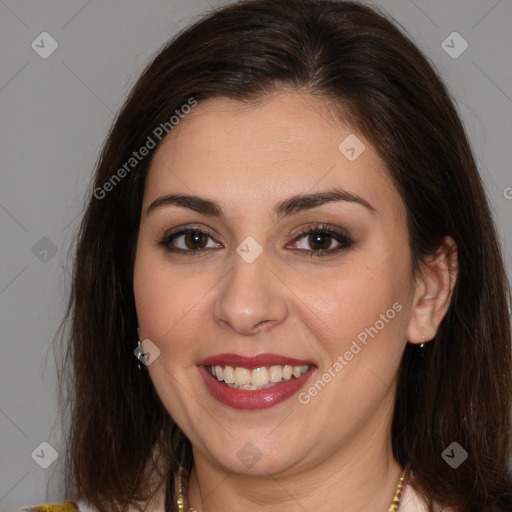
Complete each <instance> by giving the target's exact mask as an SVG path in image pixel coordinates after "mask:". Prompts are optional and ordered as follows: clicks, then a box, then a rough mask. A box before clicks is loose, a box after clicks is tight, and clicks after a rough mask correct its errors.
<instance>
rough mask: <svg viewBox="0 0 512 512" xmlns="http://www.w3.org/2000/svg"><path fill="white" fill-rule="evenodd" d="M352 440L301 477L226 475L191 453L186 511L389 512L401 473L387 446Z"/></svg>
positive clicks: (201, 456) (288, 473)
mask: <svg viewBox="0 0 512 512" xmlns="http://www.w3.org/2000/svg"><path fill="white" fill-rule="evenodd" d="M376 441H377V440H376V439H373V440H370V442H368V439H366V444H365V445H364V444H363V445H361V444H360V443H361V442H362V440H359V441H358V440H354V442H353V443H351V446H350V448H348V449H340V450H338V451H336V452H334V453H333V454H332V455H331V456H330V457H329V458H328V459H326V460H323V461H322V463H321V465H315V466H311V467H308V468H307V469H306V470H302V471H300V472H293V471H288V472H286V474H284V473H279V474H278V473H276V474H273V475H271V474H268V475H265V476H251V475H241V474H235V473H229V472H226V471H225V470H223V469H222V468H220V467H219V466H217V465H214V464H212V463H211V461H210V460H208V459H207V458H205V457H204V456H203V455H202V454H201V453H198V452H197V451H194V461H195V464H194V468H193V470H192V473H191V476H190V481H189V485H188V498H189V506H190V507H192V508H193V509H195V510H196V511H197V512H213V511H218V510H236V509H238V510H244V511H248V512H256V511H260V510H262V509H263V508H264V509H265V511H270V512H274V511H275V512H277V511H279V512H282V510H283V507H285V508H284V509H285V510H290V511H297V512H299V511H300V512H303V511H304V510H319V509H321V510H324V511H326V512H331V511H332V512H334V511H339V510H345V509H346V510H351V511H353V512H367V511H368V510H374V511H376V512H379V511H382V512H387V511H388V508H389V506H390V504H391V502H392V499H393V496H394V494H395V490H396V486H397V483H398V480H399V478H400V474H401V472H402V470H403V468H402V467H401V466H400V465H399V464H398V462H397V461H396V460H395V459H394V457H393V455H392V450H391V443H390V442H388V443H378V442H376Z"/></svg>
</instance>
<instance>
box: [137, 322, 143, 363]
mask: <svg viewBox="0 0 512 512" xmlns="http://www.w3.org/2000/svg"><path fill="white" fill-rule="evenodd" d="M137 335H138V338H139V341H138V342H137V349H138V350H137V359H138V361H139V362H138V363H137V367H138V368H139V370H142V366H141V365H140V361H142V356H143V354H144V352H142V343H141V341H140V329H139V328H138V327H137Z"/></svg>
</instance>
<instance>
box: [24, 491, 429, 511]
mask: <svg viewBox="0 0 512 512" xmlns="http://www.w3.org/2000/svg"><path fill="white" fill-rule="evenodd" d="M76 504H77V506H78V508H79V510H80V512H98V510H97V509H96V508H94V507H91V506H90V505H89V504H88V503H87V502H86V501H84V500H78V501H76ZM30 508H31V507H26V508H23V509H20V510H18V511H16V512H26V511H28V510H30ZM164 509H165V503H164V493H161V494H160V495H158V496H157V497H155V501H154V505H153V506H152V507H151V506H150V507H148V508H147V509H146V512H164ZM131 512H135V509H132V510H131ZM398 512H427V507H426V505H425V504H424V503H423V501H422V500H421V499H420V497H419V495H418V493H417V492H416V491H415V490H414V489H413V487H412V486H411V485H409V484H408V485H406V487H405V489H404V491H403V494H402V498H401V500H400V507H399V508H398Z"/></svg>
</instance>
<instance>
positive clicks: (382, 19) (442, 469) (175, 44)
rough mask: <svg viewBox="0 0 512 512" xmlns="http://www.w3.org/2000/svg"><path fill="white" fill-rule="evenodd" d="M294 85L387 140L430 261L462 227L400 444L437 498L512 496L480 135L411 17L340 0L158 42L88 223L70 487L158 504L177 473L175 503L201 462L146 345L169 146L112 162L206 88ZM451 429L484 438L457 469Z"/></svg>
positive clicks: (488, 502) (271, 4) (500, 279)
mask: <svg viewBox="0 0 512 512" xmlns="http://www.w3.org/2000/svg"><path fill="white" fill-rule="evenodd" d="M281 89H295V90H302V91H306V92H309V93H310V94H313V95H319V96H321V97H324V98H328V99H330V100H331V102H332V105H333V109H335V110H336V111H339V115H340V118H342V119H344V120H345V121H348V122H349V123H350V124H351V126H353V127H354V129H356V130H359V131H360V133H362V134H363V135H364V136H365V137H367V138H368V139H369V140H370V141H371V143H372V144H373V145H374V146H375V148H376V150H377V151H378V153H379V155H380V156H381V158H382V159H383V160H384V162H385V163H386V166H387V169H388V171H389V174H390V176H391V177H392V179H393V181H394V183H395V186H396V187H397V190H398V191H399V193H400V195H401V197H402V199H403V201H404V203H405V207H406V211H407V223H408V231H409V237H410V248H411V255H412V261H413V264H414V269H415V270H416V269H417V268H418V262H420V261H421V259H422V258H423V257H424V256H426V255H427V254H432V253H433V252H434V251H435V249H436V248H437V246H438V244H439V241H440V239H441V237H442V236H444V235H449V236H451V237H452V238H453V239H454V240H455V242H456V243H457V246H458V259H459V275H458V279H457V283H456V286H455V290H454V294H453V297H452V302H451V305H450V308H449V310H448V312H447V314H446V316H445V318H444V319H443V321H442V323H441V326H440V328H439V330H438V333H437V335H436V337H435V339H434V340H432V341H431V342H430V343H428V344H427V345H426V347H425V349H424V358H423V359H422V358H421V357H418V353H417V350H418V348H417V347H416V346H413V345H412V344H408V345H407V346H406V349H405V352H404V354H403V360H402V363H401V366H400V370H399V376H398V390H397V396H396V406H395V411H394V418H393V424H392V443H393V451H394V455H395V457H396V459H397V460H398V462H399V463H400V464H402V465H403V466H405V465H406V464H408V463H410V464H411V467H412V470H413V472H414V474H415V477H416V478H415V482H416V483H415V485H416V488H417V490H418V492H420V493H421V494H423V495H424V497H425V500H426V501H427V502H428V503H429V504H430V507H431V510H432V509H433V508H432V506H433V505H432V504H433V503H434V502H437V503H439V504H441V505H444V506H455V507H456V509H457V510H461V511H464V512H477V511H478V512H483V511H489V512H498V511H499V512H504V511H510V510H512V491H511V489H512V477H511V474H510V470H509V468H508V465H507V464H508V457H509V454H510V449H511V419H510V409H511V404H512V382H511V380H512V362H511V333H510V323H509V312H508V305H509V303H510V290H509V285H508V278H507V275H506V272H505V269H504V265H503V260H502V255H501V252H500V246H499V243H498V238H497V234H496V230H495V226H494V225H493V221H492V217H491V214H490V209H489V206H488V202H487V199H486V197H485V194H484V190H483V187H482V183H481V178H480V176H479V174H478V170H477V167H476V164H475V160H474V157H473V155H472V152H471V149H470V145H469V143H468V140H467V136H466V134H465V131H464V128H463V125H462V123H461V121H460V119H459V117H458V114H457V112H456V109H455V107H454V104H453V102H452V100H451V99H450V96H449V93H448V92H447V90H446V88H445V86H444V84H443V83H442V81H441V80H440V78H439V77H438V76H437V74H436V72H435V71H434V70H433V68H432V67H431V65H430V64H429V63H428V61H427V59H426V58H425V57H424V56H423V55H422V53H421V52H420V51H419V50H418V49H417V48H416V47H415V45H414V44H413V43H412V42H411V41H410V39H409V38H408V37H407V36H406V35H404V34H403V31H401V30H399V29H398V28H396V26H395V25H394V24H393V23H392V22H391V21H389V20H388V18H387V17H386V16H384V15H381V14H379V13H377V12H375V11H374V10H372V9H370V8H369V7H366V6H363V5H361V4H358V3H354V2H346V1H339V2H338V1H328V0H327V1H323V0H318V1H315V0H309V1H308V0H255V1H245V2H237V3H235V4H232V5H229V6H227V7H223V8H221V9H218V10H216V11H214V12H213V13H210V14H208V15H206V16H204V17H203V18H201V19H200V20H199V21H198V22H196V23H195V24H194V25H193V26H191V27H190V28H187V29H186V30H184V31H183V32H181V33H180V34H178V36H177V37H175V38H174V39H173V40H171V41H170V42H169V43H168V44H167V45H166V46H165V47H164V48H163V49H162V50H161V51H160V52H159V53H158V55H157V56H156V57H155V58H154V60H153V61H152V62H151V63H150V64H149V66H148V67H147V68H146V70H145V71H144V72H143V73H142V76H141V77H140V79H139V80H138V82H137V83H136V85H135V86H134V88H133V89H132V91H131V93H130V95H129V97H128V98H127V100H126V102H125V104H124V106H123V107H122V109H121V111H120V113H119V115H118V117H117V119H116V120H115V123H114V125H113V127H112V129H111V132H110V134H109V136H108V139H107V140H106V143H105V146H104V148H103V151H102V153H101V155H100V158H99V162H98V165H97V169H96V173H95V176H94V183H93V184H92V187H91V190H90V193H89V196H88V198H87V203H86V211H85V214H84V217H83V220H82V223H81V225H80V227H79V230H78V233H77V245H76V257H75V261H74V273H73V281H72V289H71V295H70V300H69V305H68V311H67V314H66V319H65V321H66V322H67V323H66V324H64V323H63V325H69V334H68V336H67V337H66V338H67V339H68V341H69V345H68V346H67V351H66V353H65V357H64V358H63V360H62V365H61V374H60V378H61V382H62V384H63V385H62V391H61V393H62V397H63V398H67V401H66V402H65V405H66V406H65V407H64V410H63V416H64V415H65V414H67V416H66V418H67V419H66V421H67V427H66V430H67V432H68V439H67V442H68V450H67V455H66V456H67V459H66V464H67V469H66V477H67V479H66V489H67V492H68V494H69V496H70V497H75V498H84V499H86V500H87V501H88V502H89V503H90V504H91V505H93V506H95V507H97V508H98V509H100V510H124V509H125V508H126V507H127V506H128V505H130V504H131V505H137V504H138V505H139V506H140V507H141V508H142V507H143V505H144V503H146V501H147V500H148V499H149V498H150V495H151V494H152V493H154V492H155V491H156V489H157V487H158V486H160V485H161V486H163V487H164V488H165V489H166V510H174V505H173V503H174V498H175V496H174V482H175V478H176V472H177V470H178V467H179V466H180V465H183V466H184V468H185V470H186V471H190V469H191V465H192V462H193V461H192V453H191V446H190V443H189V441H188V440H187V439H186V438H185V436H184V435H183V433H182V432H181V430H180V429H179V427H178V426H177V425H175V424H174V422H173V421H172V418H170V416H169V414H168V412H167V411H166V410H165V408H164V407H163V405H162V403H161V401H160V399H159V398H158V396H157V394H156V391H155V389H154V387H153V385H152V382H151V380H150V378H149V376H148V373H147V372H146V371H145V370H143V371H139V370H138V368H137V360H136V359H135V357H134V354H133V350H134V348H135V346H136V342H137V331H136V329H137V318H136V310H135V303H134V295H133V281H132V277H133V260H134V249H135V241H136V238H137V234H138V226H139V216H140V211H141V205H142V196H143V193H144V182H145V176H146V173H147V171H148V167H149V165H150V162H151V157H152V154H153V152H154V149H151V150H150V151H149V153H148V155H147V156H145V157H144V158H141V159H140V160H139V159H138V160H137V162H136V164H134V162H133V161H132V164H133V165H132V167H130V168H129V171H127V172H126V173H121V174H122V175H123V176H122V179H119V180H115V181H112V176H113V175H114V174H115V173H117V171H118V169H120V168H122V167H123V166H125V170H126V169H127V167H126V163H127V162H129V161H130V158H131V157H133V152H134V151H137V150H138V149H139V148H140V147H142V146H143V145H147V140H148V137H152V139H153V140H155V142H159V139H158V137H156V136H155V129H156V128H157V127H158V126H161V125H162V124H163V123H169V119H170V118H171V116H173V115H175V111H176V110H179V109H180V108H181V107H182V105H185V104H187V103H188V102H189V101H190V99H191V98H194V99H195V100H196V101H198V102H201V101H202V100H205V99H207V98H213V97H219V96H222V97H227V98H231V99H235V100H240V101H251V100H255V99H258V98H261V97H263V96H264V95H265V94H268V93H269V92H274V91H278V90H281ZM157 139H158V140H157ZM118 176H119V173H118ZM109 180H110V181H109ZM107 182H110V184H111V185H110V186H106V185H105V184H106V183H107ZM101 191H103V192H101ZM452 442H457V443H458V444H459V445H460V446H461V447H463V448H464V449H465V451H466V452H467V453H468V458H467V460H466V461H465V462H464V463H463V464H462V465H461V466H459V467H458V468H457V469H456V470H455V469H452V468H451V467H450V466H449V465H448V464H447V463H446V462H445V460H443V458H442V456H441V454H442V452H443V451H444V450H445V449H446V448H447V447H448V446H449V445H450V444H451V443H452Z"/></svg>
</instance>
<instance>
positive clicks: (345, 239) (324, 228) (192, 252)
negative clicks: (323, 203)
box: [158, 224, 354, 258]
mask: <svg viewBox="0 0 512 512" xmlns="http://www.w3.org/2000/svg"><path fill="white" fill-rule="evenodd" d="M196 233H199V234H202V235H207V236H208V237H209V238H211V239H212V240H214V236H213V235H212V234H211V233H210V232H209V231H207V230H205V229H203V228H194V227H187V228H184V229H180V230H179V231H174V232H172V233H169V234H166V235H165V236H164V237H163V238H162V239H161V240H160V242H158V245H159V246H161V247H163V248H164V249H165V250H166V251H168V252H172V253H177V254H183V255H187V256H200V255H204V253H205V250H204V249H188V250H185V249H176V248H173V247H171V246H170V244H171V242H173V241H174V240H176V239H177V238H179V237H180V236H183V235H188V234H196ZM317 233H321V234H325V235H327V236H329V237H330V238H332V239H334V240H336V241H337V242H338V243H339V244H340V245H339V247H337V248H335V249H329V250H323V249H320V250H318V251H308V250H306V249H292V251H293V252H294V253H299V254H301V255H302V256H305V257H309V258H322V257H325V256H330V255H332V254H335V253H338V252H341V251H344V250H347V249H348V248H349V247H351V246H352V244H353V243H354V242H353V240H352V239H351V238H350V237H349V236H348V235H347V234H346V233H345V232H344V231H341V230H336V229H333V228H331V227H330V226H328V225H326V224H320V225H309V226H306V227H304V228H303V229H302V230H301V231H300V232H299V234H298V235H297V236H296V237H295V238H294V239H293V241H292V242H293V243H296V242H298V241H299V240H301V239H302V238H304V237H305V236H306V235H314V234H317ZM200 253H203V254H200Z"/></svg>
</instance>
